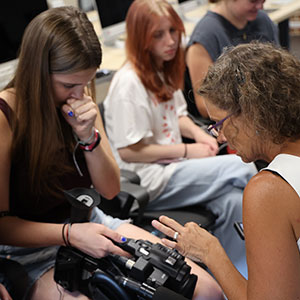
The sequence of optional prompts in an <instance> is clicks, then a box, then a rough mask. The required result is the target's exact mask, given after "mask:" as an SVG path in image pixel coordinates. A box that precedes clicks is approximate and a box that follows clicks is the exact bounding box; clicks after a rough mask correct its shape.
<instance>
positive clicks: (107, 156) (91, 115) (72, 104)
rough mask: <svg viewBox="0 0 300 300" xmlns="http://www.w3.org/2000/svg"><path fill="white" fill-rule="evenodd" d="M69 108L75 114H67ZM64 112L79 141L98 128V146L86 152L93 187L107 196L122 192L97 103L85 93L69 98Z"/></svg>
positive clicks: (86, 138)
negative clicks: (99, 139) (80, 96)
mask: <svg viewBox="0 0 300 300" xmlns="http://www.w3.org/2000/svg"><path fill="white" fill-rule="evenodd" d="M70 108H71V109H72V111H73V113H74V116H69V115H68V111H69V110H70ZM62 111H63V113H64V117H65V119H66V120H67V122H68V123H69V124H70V125H71V126H72V128H73V131H74V132H75V133H76V134H77V136H78V137H79V139H80V140H82V141H86V140H88V138H89V137H90V136H91V133H93V128H94V127H95V128H97V129H98V130H99V133H100V136H101V141H100V144H99V146H97V147H96V148H95V149H94V150H93V151H92V152H87V151H85V152H84V155H85V159H86V163H87V166H88V170H89V174H90V176H91V179H92V182H93V185H94V187H95V188H96V189H97V191H98V192H99V193H100V194H101V195H103V196H104V197H105V198H108V199H110V198H113V197H114V196H115V195H116V194H117V193H119V191H120V170H119V167H118V165H117V163H116V161H115V159H114V157H113V154H112V151H111V148H110V145H109V142H108V139H107V136H106V134H105V131H104V127H103V122H102V119H101V116H100V112H99V109H98V106H97V105H96V103H94V101H93V100H92V98H91V97H89V96H86V95H84V97H83V99H80V100H78V99H77V100H75V99H72V100H68V103H67V104H66V105H64V106H63V107H62Z"/></svg>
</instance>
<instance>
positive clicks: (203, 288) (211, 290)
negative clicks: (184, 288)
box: [193, 277, 224, 300]
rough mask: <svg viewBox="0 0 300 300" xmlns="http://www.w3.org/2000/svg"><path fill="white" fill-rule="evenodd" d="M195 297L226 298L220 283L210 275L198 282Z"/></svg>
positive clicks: (207, 299)
mask: <svg viewBox="0 0 300 300" xmlns="http://www.w3.org/2000/svg"><path fill="white" fill-rule="evenodd" d="M198 281H199V280H198ZM193 299H194V300H224V294H223V291H222V289H221V287H220V286H219V285H218V283H217V282H216V281H215V280H214V279H213V278H210V277H208V278H207V279H206V280H201V281H200V282H199V283H197V286H196V289H195V293H194V296H193Z"/></svg>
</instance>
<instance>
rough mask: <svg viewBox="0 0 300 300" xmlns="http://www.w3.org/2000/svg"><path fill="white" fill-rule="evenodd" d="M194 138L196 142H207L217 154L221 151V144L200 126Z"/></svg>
mask: <svg viewBox="0 0 300 300" xmlns="http://www.w3.org/2000/svg"><path fill="white" fill-rule="evenodd" d="M194 140H195V142H196V143H201V144H206V145H208V146H209V148H210V150H211V151H212V152H213V153H214V154H215V155H216V154H217V153H218V151H219V145H218V142H217V140H216V139H215V138H214V137H212V136H211V135H209V134H208V133H206V132H205V131H204V130H202V129H201V128H200V127H199V128H198V130H197V131H196V133H194Z"/></svg>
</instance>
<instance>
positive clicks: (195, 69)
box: [186, 44, 213, 118]
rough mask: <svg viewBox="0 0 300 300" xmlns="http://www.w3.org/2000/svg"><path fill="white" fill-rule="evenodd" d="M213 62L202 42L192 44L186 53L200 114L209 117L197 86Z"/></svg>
mask: <svg viewBox="0 0 300 300" xmlns="http://www.w3.org/2000/svg"><path fill="white" fill-rule="evenodd" d="M212 63H213V61H212V59H211V57H210V55H209V54H208V52H207V51H206V50H205V48H204V47H203V46H202V45H200V44H193V45H191V46H190V47H189V48H188V50H187V53H186V64H187V66H188V68H189V73H190V78H191V81H192V86H193V92H194V98H195V101H196V105H197V108H198V110H199V112H200V114H201V115H202V116H203V117H205V118H209V116H208V113H207V110H206V107H205V105H204V101H203V98H202V97H201V96H199V95H198V94H197V92H196V91H197V87H198V86H199V83H200V82H201V81H202V80H203V78H204V77H205V75H206V73H207V70H208V67H209V66H210V65H211V64H212Z"/></svg>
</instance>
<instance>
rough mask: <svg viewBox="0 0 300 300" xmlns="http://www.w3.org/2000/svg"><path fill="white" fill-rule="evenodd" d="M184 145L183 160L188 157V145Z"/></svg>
mask: <svg viewBox="0 0 300 300" xmlns="http://www.w3.org/2000/svg"><path fill="white" fill-rule="evenodd" d="M183 145H184V154H183V158H186V157H187V144H183Z"/></svg>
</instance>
